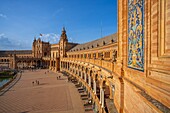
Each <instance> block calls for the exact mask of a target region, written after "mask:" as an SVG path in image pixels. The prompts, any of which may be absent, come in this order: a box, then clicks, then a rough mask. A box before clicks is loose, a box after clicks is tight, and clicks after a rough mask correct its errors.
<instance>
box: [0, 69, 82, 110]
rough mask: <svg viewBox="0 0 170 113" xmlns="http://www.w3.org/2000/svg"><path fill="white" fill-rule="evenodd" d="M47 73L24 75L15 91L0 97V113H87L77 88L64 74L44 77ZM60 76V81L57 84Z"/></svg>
mask: <svg viewBox="0 0 170 113" xmlns="http://www.w3.org/2000/svg"><path fill="white" fill-rule="evenodd" d="M45 71H47V70H37V71H34V72H31V71H25V72H24V73H23V75H22V77H21V79H20V80H19V81H18V82H17V83H16V84H15V85H14V86H13V87H12V88H11V89H9V91H7V92H6V93H5V94H4V95H2V96H0V113H84V107H83V103H82V101H81V98H80V95H79V94H78V92H77V89H76V88H75V86H74V84H72V83H70V82H67V78H66V77H64V76H63V75H62V74H61V73H53V72H48V73H46V74H45ZM57 76H61V79H60V80H57ZM36 80H38V81H39V82H40V83H39V85H38V84H36V83H35V81H36ZM33 81H34V85H33V84H32V82H33Z"/></svg>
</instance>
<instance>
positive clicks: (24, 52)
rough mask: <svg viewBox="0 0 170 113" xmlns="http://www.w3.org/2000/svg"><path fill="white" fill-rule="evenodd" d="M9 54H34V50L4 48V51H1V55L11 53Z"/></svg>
mask: <svg viewBox="0 0 170 113" xmlns="http://www.w3.org/2000/svg"><path fill="white" fill-rule="evenodd" d="M9 54H32V50H3V51H0V55H9Z"/></svg>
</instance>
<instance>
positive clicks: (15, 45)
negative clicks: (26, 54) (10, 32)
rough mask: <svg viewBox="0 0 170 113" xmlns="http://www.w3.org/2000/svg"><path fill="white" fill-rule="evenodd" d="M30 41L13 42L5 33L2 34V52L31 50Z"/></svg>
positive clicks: (0, 48)
mask: <svg viewBox="0 0 170 113" xmlns="http://www.w3.org/2000/svg"><path fill="white" fill-rule="evenodd" d="M29 48H30V47H29V43H28V41H25V40H24V41H23V40H13V39H11V38H8V37H7V36H6V35H5V34H4V33H1V34H0V50H8V49H10V50H17V49H29Z"/></svg>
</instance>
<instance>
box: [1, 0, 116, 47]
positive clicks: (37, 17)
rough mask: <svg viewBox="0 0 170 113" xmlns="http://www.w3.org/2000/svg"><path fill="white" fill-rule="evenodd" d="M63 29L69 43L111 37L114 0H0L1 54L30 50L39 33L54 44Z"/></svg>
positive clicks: (114, 12)
mask: <svg viewBox="0 0 170 113" xmlns="http://www.w3.org/2000/svg"><path fill="white" fill-rule="evenodd" d="M63 26H65V28H66V31H67V36H68V39H69V41H70V42H77V43H84V42H88V41H91V40H95V39H98V38H101V36H107V35H110V34H113V33H115V32H117V0H0V50H5V49H10V50H15V49H31V46H32V42H33V39H34V37H37V38H38V37H39V34H40V33H42V34H43V37H41V38H42V40H44V41H49V42H51V43H57V42H58V39H59V37H60V34H61V30H62V27H63ZM101 26H102V27H101ZM101 28H102V35H101Z"/></svg>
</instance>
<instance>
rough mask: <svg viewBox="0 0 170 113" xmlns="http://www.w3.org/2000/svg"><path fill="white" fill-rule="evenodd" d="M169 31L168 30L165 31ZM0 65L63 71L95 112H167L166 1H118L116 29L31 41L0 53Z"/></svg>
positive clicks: (169, 50)
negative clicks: (73, 38)
mask: <svg viewBox="0 0 170 113" xmlns="http://www.w3.org/2000/svg"><path fill="white" fill-rule="evenodd" d="M168 29H169V30H168ZM0 63H1V65H8V66H9V67H10V68H15V69H17V68H23V67H26V66H39V67H41V66H44V67H46V68H49V69H50V70H52V71H54V72H57V71H60V72H63V73H66V74H67V75H68V76H69V77H70V78H71V79H75V80H77V81H78V83H79V84H80V85H81V87H82V88H83V89H84V90H85V91H86V92H87V94H88V99H89V100H90V101H91V102H92V105H93V110H94V112H96V113H98V112H99V113H108V112H109V113H112V112H113V113H114V112H118V113H161V112H163V113H169V112H170V1H169V0H118V32H117V33H114V34H111V35H109V36H105V37H102V38H99V39H97V40H94V41H91V42H87V43H84V44H77V43H70V42H68V38H67V35H66V30H65V28H63V30H62V34H61V37H60V41H59V43H57V44H50V43H48V42H43V41H41V39H38V40H36V39H35V40H34V42H33V48H32V50H26V51H0Z"/></svg>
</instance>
